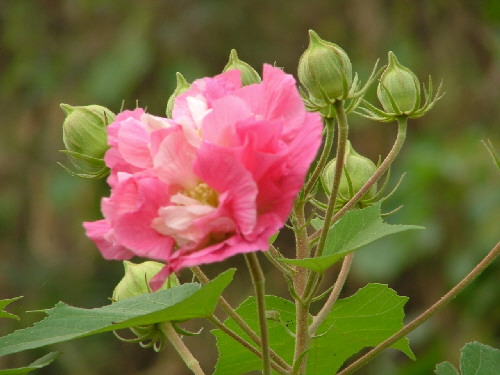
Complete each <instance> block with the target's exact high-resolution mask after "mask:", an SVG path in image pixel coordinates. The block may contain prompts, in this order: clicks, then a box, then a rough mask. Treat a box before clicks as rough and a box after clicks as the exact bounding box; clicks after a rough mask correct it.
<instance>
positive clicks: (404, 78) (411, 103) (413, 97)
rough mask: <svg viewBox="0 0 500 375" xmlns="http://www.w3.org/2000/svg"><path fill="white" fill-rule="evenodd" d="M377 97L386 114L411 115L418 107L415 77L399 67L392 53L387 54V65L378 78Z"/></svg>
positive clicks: (418, 85)
mask: <svg viewBox="0 0 500 375" xmlns="http://www.w3.org/2000/svg"><path fill="white" fill-rule="evenodd" d="M377 96H378V99H379V100H380V103H381V104H382V106H383V107H384V109H385V110H386V111H387V112H389V113H395V114H397V115H401V114H411V113H412V112H414V111H416V110H417V109H418V107H419V106H420V82H419V80H418V78H417V76H416V75H415V74H414V73H413V72H412V71H411V70H410V69H408V68H406V67H404V66H403V65H401V64H400V63H399V61H398V59H397V58H396V55H395V54H394V53H392V52H389V65H388V66H387V68H386V69H385V71H384V72H383V73H382V76H381V77H380V82H379V84H378V87H377Z"/></svg>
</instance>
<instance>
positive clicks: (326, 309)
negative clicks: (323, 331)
mask: <svg viewBox="0 0 500 375" xmlns="http://www.w3.org/2000/svg"><path fill="white" fill-rule="evenodd" d="M353 257H354V253H350V254H349V255H347V256H346V257H345V258H344V262H343V263H342V268H341V269H340V272H339V275H338V276H337V281H335V284H334V286H333V289H332V291H331V293H330V296H329V297H328V299H327V300H326V302H325V304H324V305H323V307H322V308H321V310H320V312H319V313H318V314H317V315H316V316H315V317H314V319H313V321H312V323H311V326H310V327H309V334H310V335H311V336H314V335H315V334H316V331H317V330H318V327H319V326H320V325H321V323H323V322H324V321H325V319H326V317H327V316H328V314H329V313H330V311H331V310H332V307H333V305H334V304H335V302H337V299H338V298H339V294H340V291H341V290H342V288H343V286H344V283H345V280H346V279H347V275H348V274H349V269H350V268H351V263H352V258H353Z"/></svg>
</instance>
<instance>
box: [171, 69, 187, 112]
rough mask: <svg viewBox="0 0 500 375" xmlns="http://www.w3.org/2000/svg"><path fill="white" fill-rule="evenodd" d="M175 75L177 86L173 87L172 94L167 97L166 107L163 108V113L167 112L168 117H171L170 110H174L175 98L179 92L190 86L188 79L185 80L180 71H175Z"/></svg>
mask: <svg viewBox="0 0 500 375" xmlns="http://www.w3.org/2000/svg"><path fill="white" fill-rule="evenodd" d="M176 77H177V86H176V87H175V90H174V92H173V93H172V95H170V98H168V101H167V109H166V110H165V113H166V114H167V117H168V118H172V111H173V110H174V102H175V98H177V97H178V96H179V95H180V94H182V93H183V92H184V91H186V90H187V89H188V88H189V86H190V84H189V83H188V81H186V79H185V78H184V76H183V75H182V74H181V73H179V72H177V73H176Z"/></svg>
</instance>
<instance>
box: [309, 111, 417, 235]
mask: <svg viewBox="0 0 500 375" xmlns="http://www.w3.org/2000/svg"><path fill="white" fill-rule="evenodd" d="M406 128H407V119H406V117H401V118H398V135H397V136H396V141H395V142H394V144H393V146H392V148H391V150H390V151H389V153H388V154H387V156H386V157H385V159H384V161H383V162H382V164H380V166H379V167H378V169H377V170H376V171H375V173H374V174H373V175H372V176H371V177H370V178H369V179H368V181H366V183H365V184H364V185H363V187H362V188H361V189H359V191H358V192H357V193H356V194H355V195H354V196H353V197H352V198H351V199H350V200H349V202H347V203H346V204H345V206H344V207H342V208H341V209H340V210H339V211H338V212H337V213H336V214H335V215H333V217H332V220H331V223H335V222H336V221H337V220H339V219H340V218H341V217H342V216H343V215H344V214H345V213H346V212H347V211H348V210H349V209H350V208H351V207H352V206H354V205H355V204H356V203H358V202H359V200H360V199H361V198H362V197H363V196H364V195H365V194H366V193H367V192H368V190H370V188H371V187H372V186H373V184H375V183H376V182H377V181H378V180H380V178H381V177H382V176H383V175H384V173H385V172H386V171H387V169H388V168H389V167H390V166H391V164H392V163H393V162H394V160H395V159H396V157H397V156H398V154H399V151H401V148H402V147H403V144H404V142H405V139H406ZM331 223H330V225H331ZM325 224H326V219H325ZM323 228H324V227H323ZM322 234H323V231H322V229H320V230H318V231H317V232H315V233H314V234H313V235H312V236H311V237H310V240H313V239H315V238H316V237H318V236H319V235H322ZM320 241H321V239H320Z"/></svg>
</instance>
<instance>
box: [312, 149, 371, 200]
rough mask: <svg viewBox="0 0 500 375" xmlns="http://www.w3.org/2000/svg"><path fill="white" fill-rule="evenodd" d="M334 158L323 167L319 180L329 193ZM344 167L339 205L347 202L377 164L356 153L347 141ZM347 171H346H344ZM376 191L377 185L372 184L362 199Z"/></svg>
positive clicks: (331, 184)
mask: <svg viewBox="0 0 500 375" xmlns="http://www.w3.org/2000/svg"><path fill="white" fill-rule="evenodd" d="M336 161H337V160H336V159H333V160H331V161H330V162H329V163H328V164H327V165H326V167H325V169H324V171H323V175H322V178H321V181H322V183H323V188H324V189H325V191H326V192H327V194H330V191H331V190H332V187H333V179H334V176H335V164H336ZM344 168H345V170H344V171H343V173H342V176H341V178H340V185H339V197H338V202H339V203H340V204H341V205H344V204H345V203H347V202H348V201H349V200H350V199H351V198H352V197H353V196H354V195H355V194H356V193H357V192H358V191H359V190H360V189H361V188H362V187H363V186H364V184H365V183H366V182H367V181H368V179H369V178H370V177H371V176H372V175H373V174H374V173H375V171H376V170H377V166H376V165H375V163H373V162H372V161H371V160H370V159H368V158H366V157H364V156H362V155H360V154H358V153H357V152H356V151H355V150H354V149H353V147H352V146H351V143H350V142H349V141H348V142H347V144H346V151H345V158H344ZM346 171H347V173H346ZM376 193H377V185H376V184H374V185H373V186H372V187H371V188H370V190H368V192H367V193H366V194H365V195H364V196H363V198H362V199H361V203H362V204H363V201H364V202H366V201H367V200H369V199H371V198H373V197H374V196H375V195H376Z"/></svg>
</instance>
